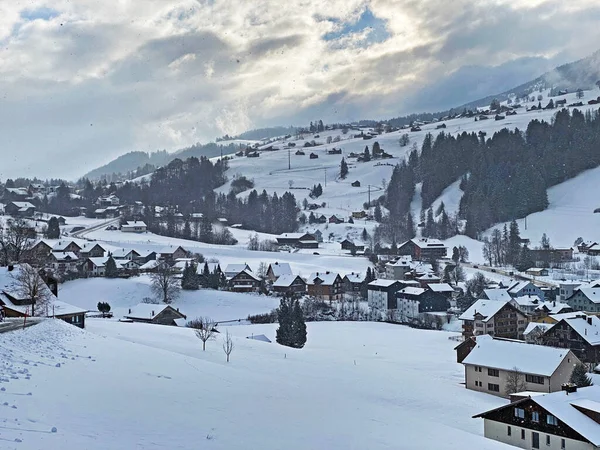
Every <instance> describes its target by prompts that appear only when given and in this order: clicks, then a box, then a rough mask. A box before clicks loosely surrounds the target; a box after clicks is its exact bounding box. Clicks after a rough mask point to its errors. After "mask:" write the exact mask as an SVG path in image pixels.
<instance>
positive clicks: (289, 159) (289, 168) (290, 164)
mask: <svg viewBox="0 0 600 450" xmlns="http://www.w3.org/2000/svg"><path fill="white" fill-rule="evenodd" d="M291 169H292V159H291V157H290V149H289V148H288V170H291Z"/></svg>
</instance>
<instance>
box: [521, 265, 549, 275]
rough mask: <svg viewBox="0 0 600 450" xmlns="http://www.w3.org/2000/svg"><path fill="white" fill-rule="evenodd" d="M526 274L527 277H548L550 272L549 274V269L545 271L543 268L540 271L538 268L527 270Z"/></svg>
mask: <svg viewBox="0 0 600 450" xmlns="http://www.w3.org/2000/svg"><path fill="white" fill-rule="evenodd" d="M525 273H526V274H527V275H531V276H533V277H547V276H548V273H549V272H548V269H543V268H542V269H540V268H537V267H532V268H530V269H527V270H526V271H525Z"/></svg>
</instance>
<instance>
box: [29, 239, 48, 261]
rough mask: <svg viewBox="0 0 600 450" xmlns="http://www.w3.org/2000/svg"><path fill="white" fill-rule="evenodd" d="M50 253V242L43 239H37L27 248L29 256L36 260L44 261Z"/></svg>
mask: <svg viewBox="0 0 600 450" xmlns="http://www.w3.org/2000/svg"><path fill="white" fill-rule="evenodd" d="M50 253H52V247H51V246H50V244H48V243H46V242H44V241H38V242H37V243H36V244H35V245H34V246H33V247H31V249H30V250H29V255H30V257H31V258H32V259H35V260H38V261H46V260H47V259H48V257H49V256H50Z"/></svg>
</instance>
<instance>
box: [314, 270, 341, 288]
mask: <svg viewBox="0 0 600 450" xmlns="http://www.w3.org/2000/svg"><path fill="white" fill-rule="evenodd" d="M337 277H339V274H338V273H337V272H313V273H311V274H310V277H308V280H307V284H310V285H314V284H315V279H317V278H319V279H320V280H321V281H322V283H321V284H322V285H325V286H331V285H333V283H335V280H336V278H337Z"/></svg>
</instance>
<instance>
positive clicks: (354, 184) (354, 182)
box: [352, 180, 360, 187]
mask: <svg viewBox="0 0 600 450" xmlns="http://www.w3.org/2000/svg"><path fill="white" fill-rule="evenodd" d="M352 187H360V181H358V180H356V181H353V182H352Z"/></svg>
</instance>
